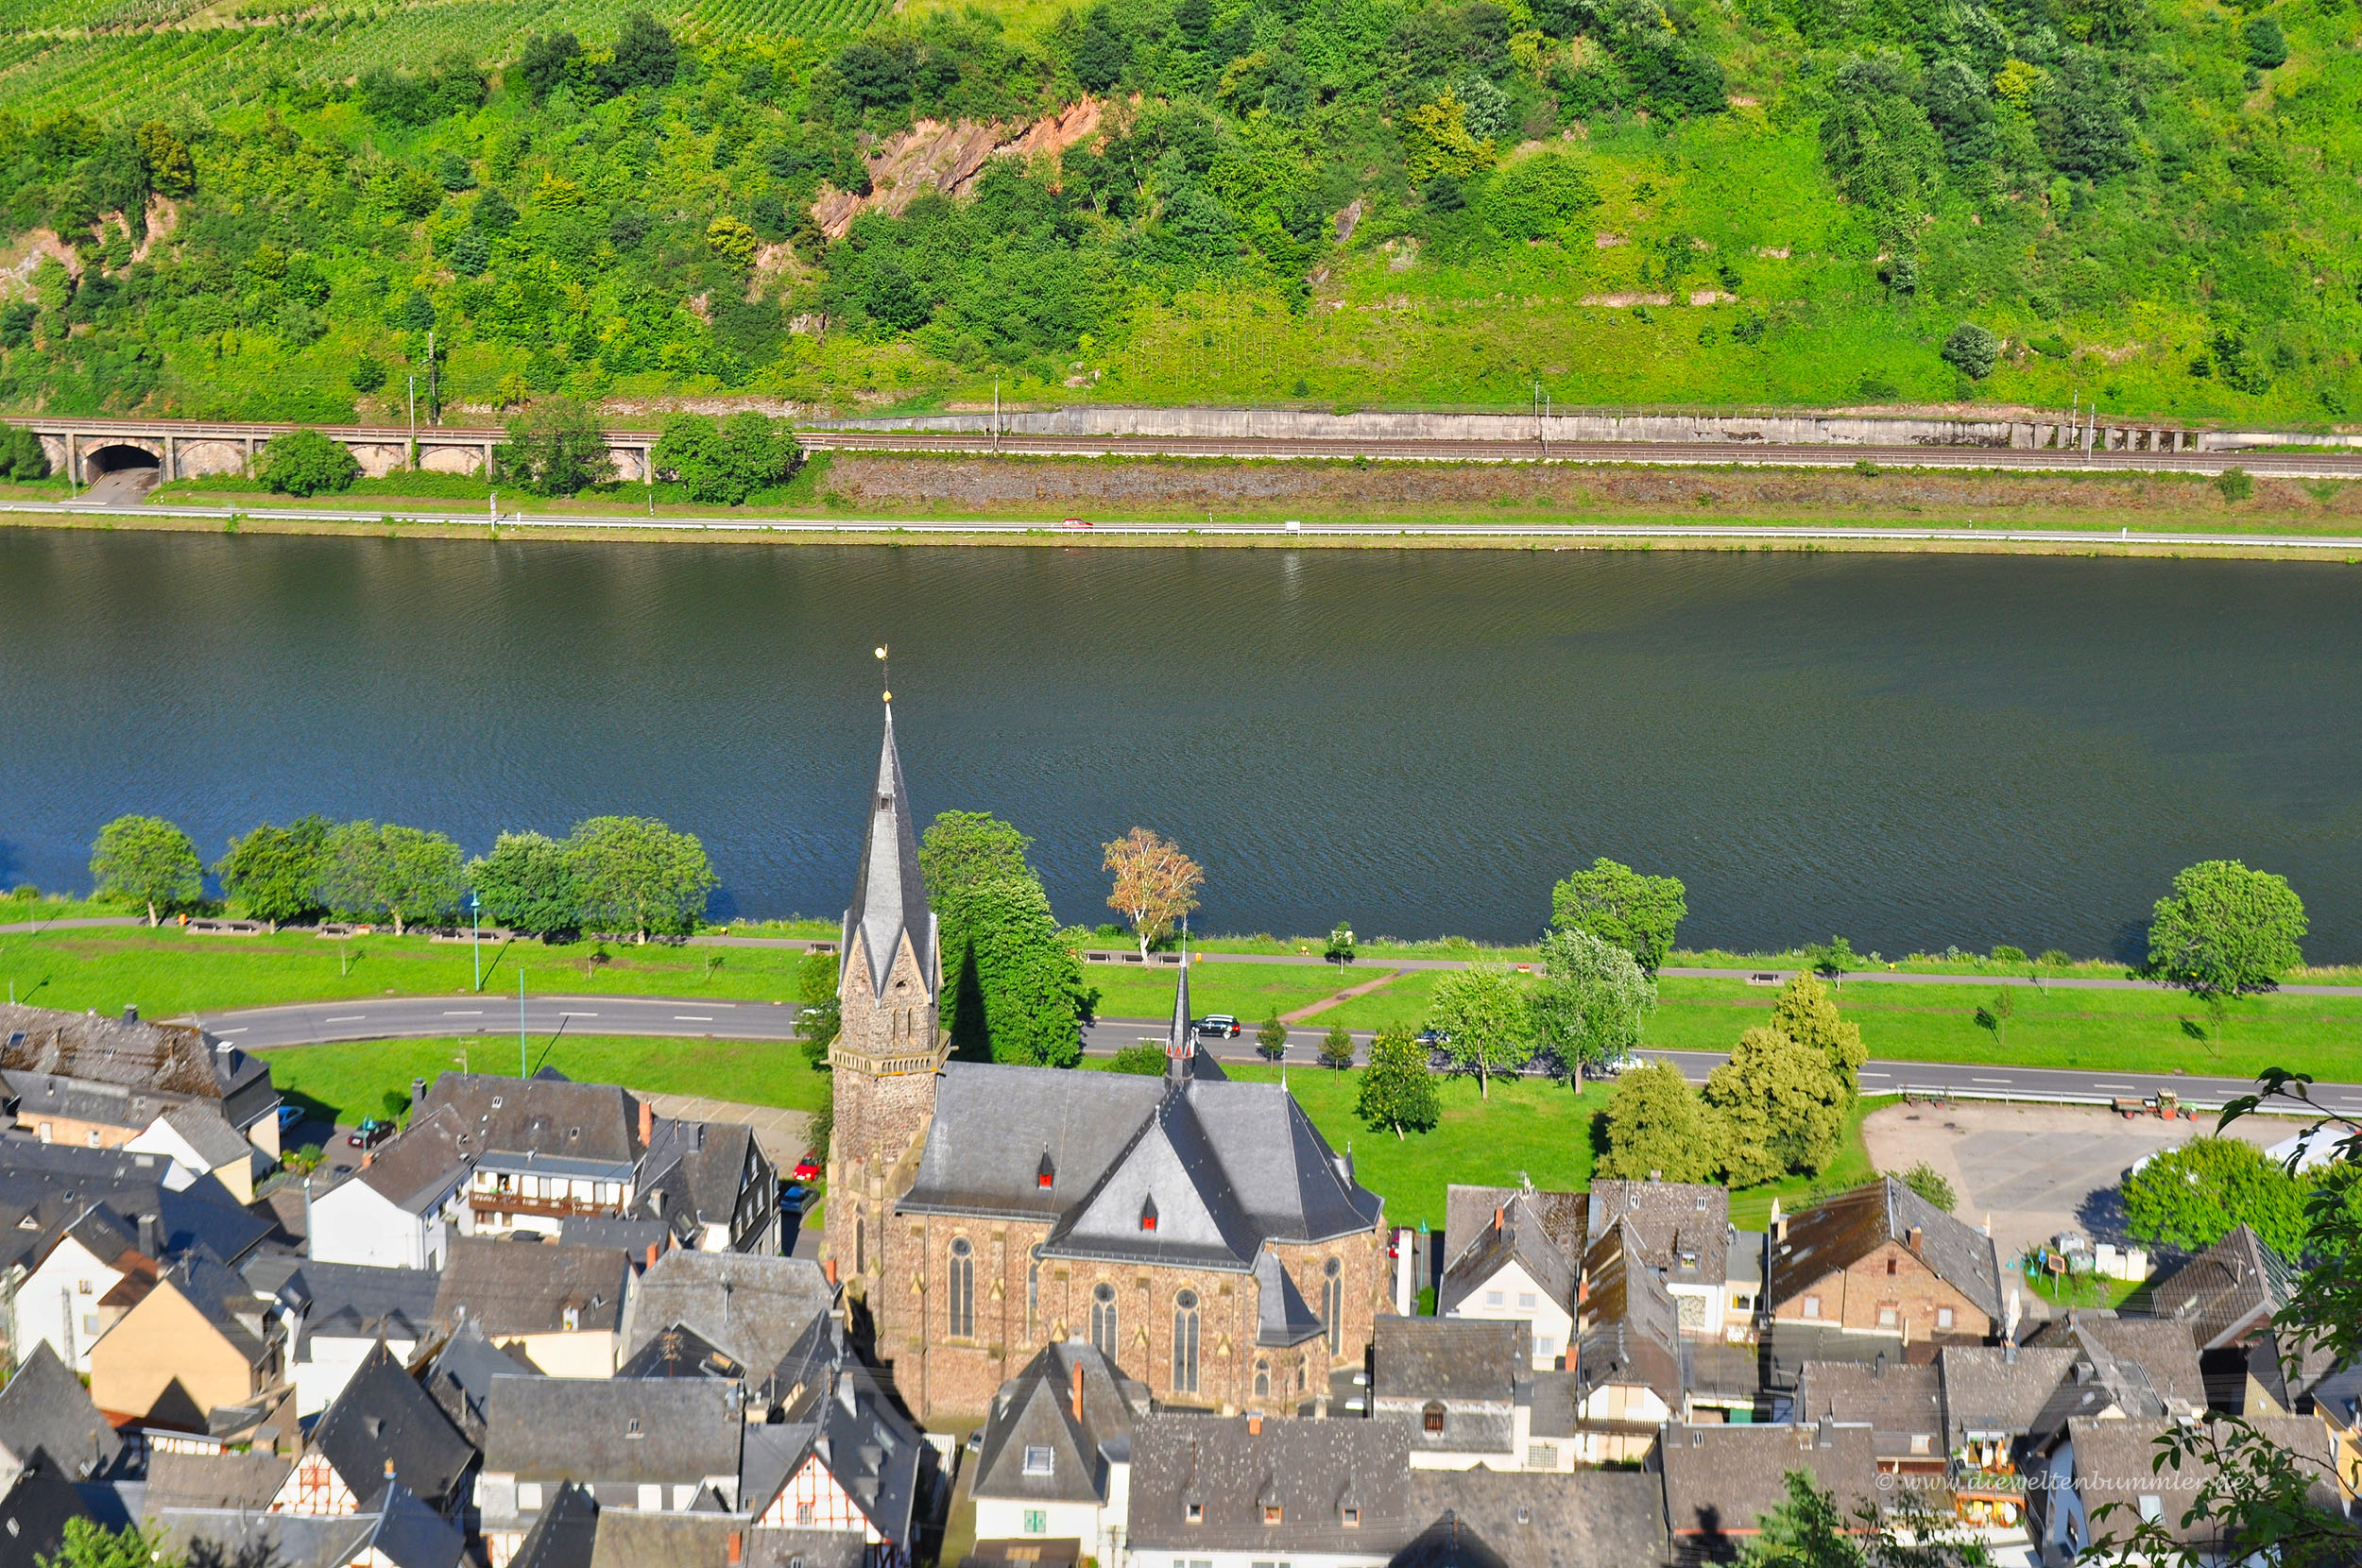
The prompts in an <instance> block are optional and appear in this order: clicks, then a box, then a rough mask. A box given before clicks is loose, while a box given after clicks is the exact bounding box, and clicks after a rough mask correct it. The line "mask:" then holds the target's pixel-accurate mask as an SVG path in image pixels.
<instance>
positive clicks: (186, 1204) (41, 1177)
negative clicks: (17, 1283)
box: [0, 1138, 271, 1263]
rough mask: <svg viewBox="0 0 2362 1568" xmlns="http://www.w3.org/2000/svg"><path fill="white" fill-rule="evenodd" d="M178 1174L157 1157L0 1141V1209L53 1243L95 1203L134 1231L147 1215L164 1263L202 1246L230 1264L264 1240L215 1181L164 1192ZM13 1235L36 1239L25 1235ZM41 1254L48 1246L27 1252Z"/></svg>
mask: <svg viewBox="0 0 2362 1568" xmlns="http://www.w3.org/2000/svg"><path fill="white" fill-rule="evenodd" d="M179 1168H180V1167H179V1165H178V1163H177V1162H176V1161H173V1160H171V1159H169V1158H167V1157H166V1156H164V1155H162V1154H145V1153H134V1152H130V1151H128V1150H120V1149H84V1148H77V1147H75V1146H73V1145H69V1144H57V1143H38V1142H35V1141H34V1140H32V1139H30V1138H0V1204H5V1205H7V1206H9V1207H11V1208H14V1209H16V1210H17V1211H19V1212H20V1213H27V1212H28V1213H30V1214H32V1215H33V1217H34V1219H35V1222H36V1225H37V1226H38V1227H39V1228H40V1230H41V1231H42V1233H43V1235H45V1236H49V1239H50V1242H52V1243H53V1242H54V1234H53V1233H54V1232H56V1231H60V1230H62V1229H64V1228H65V1227H66V1226H67V1225H69V1224H72V1223H73V1222H75V1221H76V1220H77V1219H80V1218H81V1216H82V1215H83V1213H84V1212H85V1211H86V1210H87V1209H88V1208H89V1207H90V1206H91V1205H92V1204H94V1203H104V1204H106V1205H107V1207H108V1208H109V1209H111V1210H112V1211H113V1212H114V1214H115V1216H116V1217H117V1218H118V1219H123V1220H125V1221H127V1222H128V1223H129V1224H131V1225H132V1226H134V1227H136V1226H137V1224H138V1222H139V1221H140V1220H141V1219H145V1218H148V1217H154V1218H155V1219H157V1221H158V1250H159V1251H160V1252H162V1253H163V1254H164V1257H165V1258H170V1257H172V1256H174V1255H176V1254H178V1253H181V1252H184V1251H186V1250H187V1249H189V1248H191V1247H195V1246H197V1245H200V1244H201V1245H203V1246H204V1247H206V1248H208V1249H209V1250H211V1251H212V1252H213V1253H214V1256H216V1257H219V1258H222V1259H225V1260H228V1261H230V1262H232V1263H234V1262H236V1261H238V1260H239V1259H241V1258H243V1257H245V1256H246V1255H247V1254H248V1253H250V1252H252V1251H253V1250H254V1249H255V1248H256V1247H258V1246H260V1245H261V1244H262V1243H263V1241H264V1240H265V1238H266V1237H268V1236H269V1235H270V1233H271V1227H270V1223H269V1221H267V1220H264V1219H257V1218H256V1217H255V1216H254V1215H252V1214H250V1213H248V1211H247V1210H246V1209H245V1207H243V1206H242V1205H241V1204H240V1203H239V1202H238V1201H237V1200H236V1199H235V1198H233V1197H231V1195H230V1189H229V1188H227V1187H225V1186H223V1185H221V1180H220V1178H219V1177H216V1176H211V1175H204V1176H199V1177H197V1180H196V1181H194V1182H191V1183H190V1184H189V1185H187V1186H184V1187H182V1188H180V1190H178V1191H175V1190H174V1189H172V1188H171V1187H168V1186H166V1185H164V1179H165V1177H167V1176H169V1175H171V1174H172V1173H173V1172H174V1171H175V1170H176V1169H179ZM15 1234H16V1235H18V1236H25V1237H26V1239H27V1240H38V1238H37V1237H35V1236H33V1234H32V1233H28V1232H23V1231H19V1232H16V1233H15ZM47 1250H48V1246H47V1244H42V1245H38V1246H36V1247H35V1248H31V1249H28V1251H34V1252H39V1253H46V1252H47ZM159 1261H163V1259H159Z"/></svg>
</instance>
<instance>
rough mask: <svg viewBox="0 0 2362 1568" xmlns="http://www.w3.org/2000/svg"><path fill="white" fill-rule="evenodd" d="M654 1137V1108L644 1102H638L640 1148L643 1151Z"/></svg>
mask: <svg viewBox="0 0 2362 1568" xmlns="http://www.w3.org/2000/svg"><path fill="white" fill-rule="evenodd" d="M655 1137H656V1107H655V1106H653V1105H651V1104H649V1103H648V1102H647V1101H646V1100H644V1099H643V1100H642V1101H641V1102H640V1147H641V1148H642V1149H645V1148H646V1147H648V1144H649V1143H650V1142H651V1141H652V1140H653V1139H654V1138H655Z"/></svg>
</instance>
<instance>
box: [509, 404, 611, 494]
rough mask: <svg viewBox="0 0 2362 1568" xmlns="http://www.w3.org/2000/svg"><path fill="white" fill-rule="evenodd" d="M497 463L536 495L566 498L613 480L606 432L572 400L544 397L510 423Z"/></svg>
mask: <svg viewBox="0 0 2362 1568" xmlns="http://www.w3.org/2000/svg"><path fill="white" fill-rule="evenodd" d="M495 464H496V466H497V469H498V471H499V472H500V473H501V474H502V475H503V476H505V477H509V478H514V479H515V480H516V481H517V482H518V483H519V484H521V485H522V486H524V487H525V488H526V489H528V490H532V491H534V492H536V493H537V494H539V495H553V496H570V495H573V494H574V493H576V492H577V491H579V490H583V489H586V488H588V487H589V486H592V485H604V484H606V483H607V482H608V480H609V479H612V478H613V477H615V464H614V461H613V460H612V459H611V458H609V457H608V452H607V432H606V431H604V430H602V429H600V428H599V422H598V420H597V419H596V418H594V417H592V415H591V412H590V409H589V408H588V407H586V406H585V405H584V404H582V403H580V402H578V401H575V400H573V399H572V398H545V399H543V400H542V401H539V402H538V403H535V404H534V405H533V406H532V407H530V408H528V409H526V410H525V411H524V412H523V413H522V414H520V415H519V416H517V418H513V419H511V420H509V421H508V439H507V441H506V442H505V443H504V444H503V445H502V446H501V447H499V448H498V449H497V450H496V456H495Z"/></svg>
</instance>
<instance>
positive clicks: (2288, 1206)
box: [2123, 1137, 2313, 1259]
mask: <svg viewBox="0 0 2362 1568" xmlns="http://www.w3.org/2000/svg"><path fill="white" fill-rule="evenodd" d="M2312 1185H2313V1184H2312V1183H2311V1182H2310V1181H2309V1180H2303V1179H2300V1178H2298V1177H2295V1176H2291V1175H2289V1174H2288V1172H2287V1171H2285V1170H2284V1169H2283V1168H2281V1167H2279V1166H2278V1165H2276V1164H2274V1163H2273V1162H2272V1161H2271V1160H2269V1159H2268V1158H2266V1157H2265V1155H2264V1152H2263V1150H2259V1149H2257V1148H2256V1147H2255V1146H2254V1145H2253V1144H2251V1143H2248V1142H2245V1141H2244V1140H2242V1139H2239V1138H2225V1137H2213V1138H2192V1139H2191V1140H2190V1141H2189V1142H2188V1143H2185V1144H2183V1145H2182V1147H2180V1148H2179V1149H2172V1150H2165V1152H2164V1153H2161V1154H2159V1155H2157V1156H2156V1157H2155V1158H2153V1159H2151V1160H2150V1161H2149V1162H2148V1164H2147V1165H2145V1166H2143V1167H2141V1168H2140V1169H2139V1170H2138V1171H2136V1172H2134V1173H2133V1174H2132V1175H2130V1176H2127V1177H2126V1178H2125V1179H2124V1185H2123V1193H2124V1221H2125V1229H2127V1230H2129V1231H2130V1232H2131V1233H2132V1234H2133V1235H2134V1236H2139V1237H2140V1238H2141V1239H2142V1240H2144V1241H2155V1242H2162V1243H2164V1244H2165V1246H2168V1247H2180V1248H2182V1249H2183V1250H2185V1251H2190V1252H2195V1251H2197V1250H2198V1249H2199V1248H2200V1247H2210V1246H2212V1245H2214V1244H2215V1243H2216V1242H2217V1241H2219V1240H2221V1239H2222V1238H2223V1237H2224V1236H2228V1235H2230V1234H2231V1232H2232V1231H2233V1230H2234V1228H2235V1227H2237V1226H2240V1225H2247V1226H2250V1227H2251V1228H2252V1229H2253V1230H2254V1232H2255V1234H2256V1235H2257V1236H2261V1237H2262V1238H2263V1239H2264V1241H2265V1243H2266V1245H2268V1246H2269V1247H2270V1248H2271V1249H2272V1250H2273V1251H2274V1252H2276V1253H2279V1254H2280V1255H2281V1256H2282V1257H2284V1258H2289V1259H2295V1258H2297V1257H2300V1256H2301V1255H2302V1253H2303V1252H2304V1236H2305V1213H2304V1201H2305V1197H2306V1194H2307V1193H2308V1192H2309V1191H2310V1190H2311V1187H2312Z"/></svg>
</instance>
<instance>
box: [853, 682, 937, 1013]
mask: <svg viewBox="0 0 2362 1568" xmlns="http://www.w3.org/2000/svg"><path fill="white" fill-rule="evenodd" d="M911 821H912V815H911V805H910V786H909V785H908V784H907V783H905V782H904V781H903V778H902V755H901V753H900V752H899V750H897V749H896V747H895V744H894V707H893V705H892V704H888V705H887V707H886V710H885V740H884V742H883V743H882V744H881V746H880V748H879V751H878V779H877V784H876V787H875V788H874V789H872V790H871V791H870V794H869V822H868V827H867V828H866V830H865V831H864V833H863V836H862V850H861V869H860V870H859V871H858V872H856V873H855V874H854V877H853V901H852V903H851V904H850V905H849V906H848V907H847V909H846V911H845V935H844V946H843V947H842V948H841V949H840V950H841V951H842V952H843V953H844V955H845V961H846V962H847V963H851V962H852V956H853V936H854V933H855V932H856V931H858V932H859V933H860V935H861V939H862V946H863V947H864V950H865V951H866V952H867V953H868V955H869V987H870V993H871V995H873V996H878V995H882V994H883V993H884V991H885V982H886V976H887V974H888V973H889V972H890V971H891V970H892V969H893V967H894V960H895V955H896V954H897V953H898V952H899V951H900V949H901V945H902V939H903V938H904V937H905V936H907V937H908V938H909V939H910V942H911V946H912V949H913V950H914V951H915V952H916V953H917V955H918V968H919V973H920V975H921V977H922V978H923V979H924V980H925V983H926V986H927V992H928V994H929V995H930V996H939V995H941V994H942V990H943V985H942V977H941V975H940V973H939V971H938V967H937V954H936V947H937V946H938V943H937V940H936V929H935V913H934V911H933V910H932V909H930V908H929V907H928V905H927V887H926V883H925V881H924V880H923V879H922V878H920V876H919V872H918V839H917V836H916V834H915V833H914V832H913V830H912V827H911Z"/></svg>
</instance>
